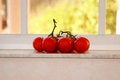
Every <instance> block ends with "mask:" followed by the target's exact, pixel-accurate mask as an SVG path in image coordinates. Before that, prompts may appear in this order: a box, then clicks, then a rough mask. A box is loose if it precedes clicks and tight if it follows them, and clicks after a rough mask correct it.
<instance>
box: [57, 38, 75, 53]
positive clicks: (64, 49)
mask: <svg viewBox="0 0 120 80" xmlns="http://www.w3.org/2000/svg"><path fill="white" fill-rule="evenodd" d="M58 50H59V51H60V52H61V53H71V52H72V51H73V40H72V39H71V38H67V37H66V38H61V39H60V40H58Z"/></svg>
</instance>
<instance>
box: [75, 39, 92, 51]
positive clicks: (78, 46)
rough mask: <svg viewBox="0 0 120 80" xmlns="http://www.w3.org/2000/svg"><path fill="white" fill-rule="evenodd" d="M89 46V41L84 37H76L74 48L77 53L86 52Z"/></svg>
mask: <svg viewBox="0 0 120 80" xmlns="http://www.w3.org/2000/svg"><path fill="white" fill-rule="evenodd" d="M89 47H90V42H89V40H88V39H87V38H85V37H80V38H77V40H76V41H75V42H74V49H75V50H76V51H77V52H78V53H84V52H86V51H87V50H88V49H89Z"/></svg>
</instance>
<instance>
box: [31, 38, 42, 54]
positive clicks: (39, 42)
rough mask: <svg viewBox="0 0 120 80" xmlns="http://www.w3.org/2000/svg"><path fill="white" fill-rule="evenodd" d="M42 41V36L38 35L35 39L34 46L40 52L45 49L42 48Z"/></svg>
mask: <svg viewBox="0 0 120 80" xmlns="http://www.w3.org/2000/svg"><path fill="white" fill-rule="evenodd" d="M42 41H43V38H41V37H37V38H35V39H34V41H33V48H34V49H35V50H37V51H38V52H41V51H43V49H42Z"/></svg>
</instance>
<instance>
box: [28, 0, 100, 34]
mask: <svg viewBox="0 0 120 80" xmlns="http://www.w3.org/2000/svg"><path fill="white" fill-rule="evenodd" d="M98 6H99V0H29V6H28V7H29V16H28V33H29V34H49V33H50V32H51V31H52V28H53V21H52V19H53V18H54V19H56V21H57V28H56V30H55V33H58V32H59V31H60V30H63V31H71V32H72V33H73V34H98Z"/></svg>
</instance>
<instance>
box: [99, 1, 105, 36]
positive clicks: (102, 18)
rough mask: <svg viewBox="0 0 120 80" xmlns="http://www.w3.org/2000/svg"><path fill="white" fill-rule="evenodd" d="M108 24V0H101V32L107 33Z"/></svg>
mask: <svg viewBox="0 0 120 80" xmlns="http://www.w3.org/2000/svg"><path fill="white" fill-rule="evenodd" d="M105 25H106V0H99V26H98V32H99V34H100V35H101V34H102V35H103V34H105Z"/></svg>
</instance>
